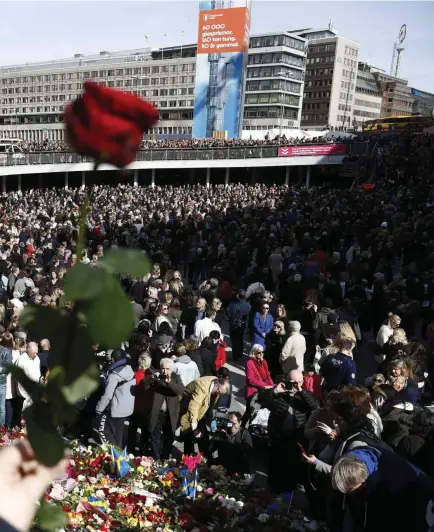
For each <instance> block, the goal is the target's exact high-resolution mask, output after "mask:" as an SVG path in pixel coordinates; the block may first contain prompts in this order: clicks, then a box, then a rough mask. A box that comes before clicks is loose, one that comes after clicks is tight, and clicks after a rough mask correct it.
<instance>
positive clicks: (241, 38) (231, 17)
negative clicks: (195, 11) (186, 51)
mask: <svg viewBox="0 0 434 532" xmlns="http://www.w3.org/2000/svg"><path fill="white" fill-rule="evenodd" d="M248 15H249V13H248V9H247V8H246V7H228V8H226V9H209V10H204V11H200V13H199V36H198V39H197V53H198V54H217V53H228V52H242V51H243V49H244V48H245V38H246V37H245V33H246V31H245V29H246V16H248ZM248 26H250V19H248Z"/></svg>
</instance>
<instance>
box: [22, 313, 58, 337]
mask: <svg viewBox="0 0 434 532" xmlns="http://www.w3.org/2000/svg"><path fill="white" fill-rule="evenodd" d="M20 325H21V327H22V328H23V329H24V330H25V331H26V332H27V333H28V334H29V335H30V336H33V337H35V338H49V339H50V341H51V338H52V337H53V336H55V335H56V334H59V333H60V334H62V332H61V331H62V328H63V327H64V326H65V325H66V321H65V313H64V312H62V311H59V310H57V309H54V308H50V307H36V306H33V305H26V306H25V307H24V309H23V311H22V313H21V314H20Z"/></svg>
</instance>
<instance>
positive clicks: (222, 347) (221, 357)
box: [215, 340, 228, 371]
mask: <svg viewBox="0 0 434 532" xmlns="http://www.w3.org/2000/svg"><path fill="white" fill-rule="evenodd" d="M227 346H228V344H227V343H226V342H223V341H222V340H220V342H219V343H218V346H217V357H216V359H215V369H216V370H217V371H218V370H219V369H220V368H221V367H222V366H224V365H225V364H226V360H227V359H226V348H227Z"/></svg>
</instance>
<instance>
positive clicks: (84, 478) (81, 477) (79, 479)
mask: <svg viewBox="0 0 434 532" xmlns="http://www.w3.org/2000/svg"><path fill="white" fill-rule="evenodd" d="M77 480H78V482H83V481H84V480H86V477H85V476H84V475H78V477H77Z"/></svg>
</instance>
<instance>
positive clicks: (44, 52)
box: [0, 0, 434, 92]
mask: <svg viewBox="0 0 434 532" xmlns="http://www.w3.org/2000/svg"><path fill="white" fill-rule="evenodd" d="M198 6H199V2H198V1H190V0H173V1H165V0H154V1H149V2H148V1H144V0H140V1H137V2H129V1H126V0H125V1H122V2H116V1H107V0H104V1H103V0H101V1H95V2H90V1H75V2H65V1H62V0H57V1H52V2H45V1H33V2H21V1H19V0H14V1H9V2H8V1H6V2H5V1H1V0H0V21H1V23H0V65H6V64H17V63H25V62H31V61H41V60H46V59H57V58H63V57H71V56H72V55H73V54H74V53H83V54H91V53H98V52H100V51H101V50H108V51H117V50H126V49H131V48H140V47H142V46H144V45H145V38H144V36H145V35H147V37H148V41H147V42H148V44H149V45H150V46H153V47H160V46H174V45H178V44H180V43H181V40H182V42H183V43H184V44H187V43H194V42H196V40H197V18H198ZM330 18H331V19H332V20H333V25H334V29H335V30H337V31H338V32H339V34H340V35H342V36H344V37H347V38H349V39H352V40H355V41H358V42H359V43H360V50H361V52H360V59H361V60H363V61H366V60H368V59H369V61H370V62H371V64H372V65H375V66H378V67H380V68H384V69H386V71H387V72H388V71H389V69H390V63H391V59H392V50H393V48H392V47H393V42H394V40H395V39H396V36H397V34H398V31H399V28H400V27H401V25H402V24H404V23H405V24H407V26H408V33H407V40H406V43H405V52H404V58H403V62H402V68H401V75H402V76H403V77H406V78H408V80H409V84H410V85H411V86H413V87H416V88H418V89H422V90H426V91H429V92H434V31H433V22H434V2H417V1H409V2H399V1H395V2H391V1H390V2H379V1H376V0H372V1H365V2H353V1H349V0H346V1H343V2H328V1H327V0H323V1H321V2H311V1H308V0H304V1H299V2H295V1H290V0H284V1H273V0H253V8H252V33H261V32H272V31H282V30H290V29H297V28H320V27H326V26H327V24H328V22H329V19H330ZM182 31H184V37H182ZM164 34H166V37H164Z"/></svg>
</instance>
